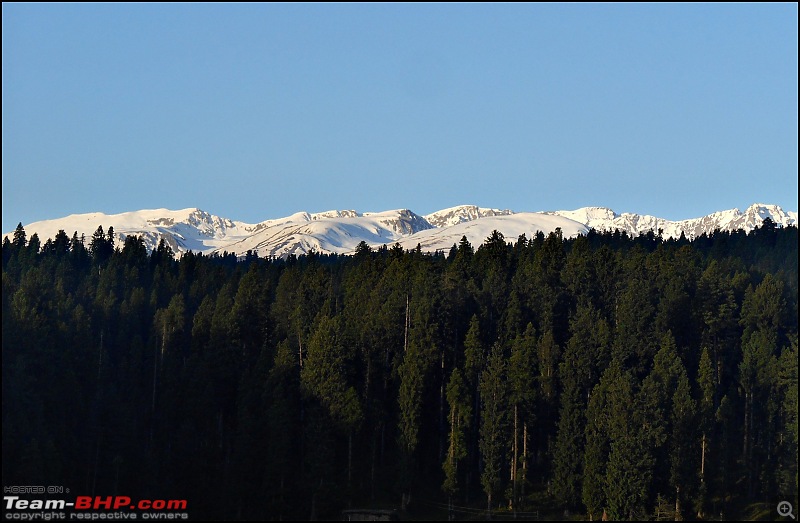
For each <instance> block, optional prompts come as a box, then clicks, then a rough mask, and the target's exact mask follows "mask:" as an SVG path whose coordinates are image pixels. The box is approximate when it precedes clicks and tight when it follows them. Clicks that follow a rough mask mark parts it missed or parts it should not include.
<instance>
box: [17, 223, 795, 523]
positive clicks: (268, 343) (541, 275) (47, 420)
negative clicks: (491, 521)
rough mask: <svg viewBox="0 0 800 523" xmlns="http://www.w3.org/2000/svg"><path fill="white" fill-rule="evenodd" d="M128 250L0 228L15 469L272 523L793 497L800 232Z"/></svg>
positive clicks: (78, 486)
mask: <svg viewBox="0 0 800 523" xmlns="http://www.w3.org/2000/svg"><path fill="white" fill-rule="evenodd" d="M115 240H117V237H116V236H115V234H114V232H113V230H111V229H109V230H108V231H104V230H103V229H102V228H98V230H97V231H96V232H95V234H94V235H92V237H91V238H88V239H87V238H82V237H79V236H78V235H77V233H74V234H72V236H71V237H70V236H69V234H68V233H67V232H65V231H59V233H58V234H57V235H56V236H55V237H54V238H41V239H40V238H38V237H37V236H36V235H31V236H30V237H28V235H27V234H26V233H25V230H24V228H23V227H22V225H20V226H19V227H18V228H17V230H16V231H15V233H14V235H13V238H5V239H4V242H3V295H2V300H3V304H2V306H3V341H2V343H3V420H2V421H3V477H4V481H5V483H6V484H9V485H44V484H47V485H64V486H66V487H69V488H71V489H74V491H76V492H87V493H88V492H94V493H95V494H96V495H100V496H106V495H114V494H118V493H124V494H125V495H131V496H136V497H140V498H162V497H164V498H176V499H179V498H182V497H185V498H187V499H188V500H189V512H190V514H191V516H192V517H193V518H198V519H199V518H211V519H256V520H258V519H306V518H309V517H318V518H326V519H335V518H337V517H338V516H339V515H340V514H339V513H340V511H341V510H342V509H343V508H346V507H347V506H370V505H372V504H375V505H376V506H377V505H383V506H397V505H398V504H399V503H400V502H401V501H402V502H404V503H405V504H406V505H408V507H407V508H408V509H409V510H416V507H420V506H424V503H428V502H433V503H437V502H444V501H445V500H446V498H448V499H450V500H451V501H452V502H453V503H455V502H456V497H455V496H457V497H458V502H459V504H461V503H465V504H471V505H472V506H473V508H474V507H476V506H478V503H480V505H479V506H481V507H486V506H489V508H491V509H493V510H494V509H496V508H497V506H498V502H502V503H503V505H507V506H508V507H509V508H511V509H513V510H515V511H517V510H531V508H530V507H532V506H533V503H534V500H540V499H541V497H542V496H549V498H550V501H549V502H550V503H554V505H555V506H557V507H558V510H559V515H560V514H561V510H562V509H567V508H568V509H570V510H571V511H577V512H579V513H582V514H583V513H586V512H588V514H589V515H590V516H591V517H592V518H593V519H599V518H601V517H602V516H603V515H604V514H605V515H606V516H608V517H610V518H612V519H615V518H652V517H655V518H660V519H663V518H667V517H668V518H672V519H674V518H675V517H683V518H691V517H693V516H695V515H697V516H699V517H701V518H703V517H705V518H707V517H709V516H711V515H712V510H713V511H714V512H713V515H716V513H717V511H723V512H724V513H725V514H726V515H727V514H728V512H727V511H728V510H729V508H731V507H736V506H740V505H742V504H744V503H746V502H749V501H762V500H764V499H773V498H776V499H777V498H781V499H783V498H786V499H793V498H794V497H796V495H797V468H798V467H797V440H798V436H797V229H796V228H793V227H789V228H786V229H780V228H777V227H774V226H771V225H770V224H766V226H765V227H762V228H760V229H758V230H757V231H756V232H754V233H753V234H750V235H746V234H744V233H741V232H734V233H721V232H719V233H714V234H712V235H704V236H702V237H700V238H698V239H696V240H693V241H691V242H690V241H688V240H686V239H685V238H683V239H680V240H670V241H664V240H662V239H661V238H660V237H659V236H657V235H656V234H650V235H644V236H643V237H640V238H636V239H632V238H628V237H627V236H626V235H624V234H622V233H604V234H600V233H597V232H592V233H590V234H588V235H587V236H585V237H579V238H575V239H566V240H565V239H564V238H563V237H562V236H561V234H560V231H556V232H553V233H551V234H549V235H547V236H545V235H544V234H542V233H536V234H534V235H532V237H531V238H530V239H528V238H527V237H525V236H522V237H520V238H519V239H518V240H517V242H516V243H515V244H509V243H507V242H506V239H505V238H503V237H502V235H501V234H499V233H496V234H493V235H492V236H491V237H490V238H489V239H487V240H486V242H484V243H482V244H481V245H480V246H479V247H477V248H476V249H473V247H472V246H471V245H470V244H469V242H467V240H466V238H463V239H462V240H461V242H459V244H458V245H457V246H454V248H453V249H452V250H451V251H450V253H449V255H448V256H447V257H445V256H444V255H441V254H437V255H429V254H425V253H423V252H422V251H421V249H417V250H414V251H411V252H404V251H403V249H402V248H400V247H399V246H394V247H392V248H380V249H373V248H370V247H369V246H367V245H366V244H364V245H360V246H359V248H358V249H357V252H356V254H355V256H352V257H342V256H334V255H331V256H328V255H320V254H316V253H311V254H309V255H306V256H300V257H295V256H291V257H289V258H288V259H286V260H275V259H262V258H258V257H257V256H255V255H254V254H253V253H250V254H248V255H246V256H244V257H243V258H242V259H241V260H238V261H237V259H236V257H235V256H234V255H232V254H230V253H223V254H221V255H212V256H204V255H199V254H193V253H187V254H184V255H183V256H181V257H180V258H179V259H176V257H175V255H174V253H173V252H172V249H171V248H170V246H169V245H168V244H167V243H166V242H165V241H161V242H160V243H159V245H158V247H157V248H156V249H155V250H153V251H152V252H151V253H149V254H148V252H147V250H146V248H145V244H144V242H143V240H142V239H141V238H138V237H136V236H125V237H124V238H123V239H122V240H120V241H121V244H120V245H119V246H117V245H116V241H115ZM440 487H441V488H440ZM531 494H535V496H531ZM504 495H505V496H506V497H505V498H503V496H504ZM461 500H463V501H461ZM484 501H488V504H484ZM506 501H507V502H508V503H506ZM731 501H733V503H732V504H731ZM526 504H527V506H526ZM537 509H538V507H537Z"/></svg>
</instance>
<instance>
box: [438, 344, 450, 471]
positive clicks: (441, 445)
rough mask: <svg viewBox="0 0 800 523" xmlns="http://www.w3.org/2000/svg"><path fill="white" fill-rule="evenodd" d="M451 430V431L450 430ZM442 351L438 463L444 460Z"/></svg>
mask: <svg viewBox="0 0 800 523" xmlns="http://www.w3.org/2000/svg"><path fill="white" fill-rule="evenodd" d="M451 430H452V429H451ZM444 440H445V435H444V349H442V384H441V386H440V387H439V462H440V463H441V461H442V458H444Z"/></svg>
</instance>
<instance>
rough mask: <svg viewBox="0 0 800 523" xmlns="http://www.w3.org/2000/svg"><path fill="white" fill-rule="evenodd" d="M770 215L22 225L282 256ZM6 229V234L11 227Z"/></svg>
mask: <svg viewBox="0 0 800 523" xmlns="http://www.w3.org/2000/svg"><path fill="white" fill-rule="evenodd" d="M767 217H769V218H771V219H772V220H773V221H774V222H775V223H776V224H778V225H779V226H781V227H786V226H789V225H793V226H797V212H792V211H790V212H786V211H784V210H783V209H781V208H780V207H779V206H777V205H767V204H753V205H751V206H750V207H748V208H747V209H746V210H745V211H744V212H742V211H739V210H738V209H731V210H727V211H720V212H716V213H713V214H709V215H708V216H703V217H700V218H693V219H689V220H681V221H670V220H665V219H662V218H657V217H654V216H649V215H639V214H631V213H622V214H617V213H615V212H614V211H612V210H611V209H608V208H605V207H583V208H581V209H576V210H574V211H547V212H538V213H532V212H530V213H529V212H526V213H514V212H512V211H509V210H499V209H487V208H482V207H477V206H474V205H462V206H459V207H452V208H449V209H444V210H441V211H438V212H435V213H432V214H429V215H427V216H425V217H422V216H419V215H417V214H415V213H413V212H412V211H410V210H408V209H399V210H394V211H384V212H371V213H370V212H367V213H363V214H360V213H358V212H356V211H354V210H344V211H338V210H332V211H326V212H320V213H308V212H298V213H295V214H293V215H291V216H287V217H284V218H277V219H271V220H265V221H263V222H260V223H256V224H249V223H244V222H239V221H234V220H230V219H227V218H221V217H219V216H215V215H213V214H210V213H207V212H205V211H202V210H200V209H194V208H190V209H182V210H178V211H171V210H168V209H153V210H143V211H134V212H126V213H121V214H103V213H89V214H73V215H71V216H67V217H65V218H60V219H56V220H46V221H40V222H35V223H31V224H27V225H25V231H26V233H27V235H28V237H30V236H32V235H33V233H36V234H38V235H39V238H40V240H41V242H42V243H44V242H45V241H46V240H47V239H49V238H53V237H55V235H56V234H57V233H58V231H59V230H62V229H63V230H64V231H65V232H66V233H67V235H68V236H72V234H73V232H77V233H78V235H79V236H80V235H81V234H83V235H85V236H86V241H87V244H88V242H89V241H90V239H91V236H92V234H93V233H94V232H95V231H96V230H97V228H98V226H102V227H103V229H104V231H108V228H109V227H114V232H115V236H116V241H117V244H118V245H121V244H122V243H123V242H124V240H125V238H126V237H127V236H129V235H139V236H142V237H143V239H144V241H145V245H146V246H147V248H148V249H149V250H152V249H154V248H156V246H157V245H158V242H159V241H161V240H162V239H163V240H164V241H165V242H166V243H167V244H168V245H169V246H170V247H171V248H172V250H173V251H174V252H175V253H176V254H178V255H180V254H182V253H184V252H187V251H190V250H191V251H194V252H202V253H205V254H210V253H214V252H223V251H227V252H233V253H235V254H237V255H240V256H241V255H244V254H245V253H246V252H247V251H248V250H251V251H255V252H257V253H258V255H259V256H276V257H285V256H288V255H290V254H296V255H300V254H304V253H307V252H309V251H310V250H312V249H313V250H315V251H317V252H321V253H337V254H350V253H353V252H354V251H355V249H356V247H357V246H358V244H359V243H360V242H361V241H365V242H366V243H367V244H368V245H370V246H371V247H379V246H381V245H387V244H389V245H392V244H395V243H399V244H400V245H401V246H402V247H403V248H405V249H414V248H416V246H417V245H418V244H419V245H420V246H421V248H422V249H423V250H424V251H427V252H432V251H437V250H443V251H447V250H449V249H450V247H452V246H453V244H457V243H458V242H459V241H460V239H461V237H462V236H466V237H467V239H468V240H469V242H470V243H471V244H472V245H473V246H475V247H478V246H479V245H481V244H482V243H483V242H484V241H485V240H486V238H487V237H489V236H490V235H491V233H492V231H494V230H495V229H496V230H498V231H500V232H501V233H503V235H504V236H505V238H506V240H507V241H510V242H511V241H516V240H517V238H518V237H519V235H520V234H525V235H527V236H528V237H529V238H530V237H532V236H533V235H534V234H535V233H536V232H537V231H542V232H543V233H544V234H548V233H550V232H551V231H554V230H555V229H556V228H557V227H560V228H561V230H562V234H563V235H564V237H571V236H575V235H576V234H585V233H586V232H587V231H588V230H589V229H592V228H594V229H596V230H599V231H613V230H615V229H619V230H621V231H625V232H626V233H628V235H630V236H637V235H639V234H643V233H646V232H648V231H650V230H652V231H654V232H656V233H657V232H658V231H659V229H661V230H662V231H663V232H662V233H663V235H664V237H667V238H669V237H679V236H680V234H681V232H683V233H684V234H685V235H686V237H687V238H696V237H697V236H699V235H701V234H703V233H704V232H705V233H711V232H713V231H714V230H717V229H719V230H723V231H733V230H737V229H743V230H745V231H751V230H753V229H754V228H755V227H757V226H759V225H761V223H762V222H763V220H764V219H765V218H767ZM6 236H9V237H12V236H13V232H11V233H7V234H6Z"/></svg>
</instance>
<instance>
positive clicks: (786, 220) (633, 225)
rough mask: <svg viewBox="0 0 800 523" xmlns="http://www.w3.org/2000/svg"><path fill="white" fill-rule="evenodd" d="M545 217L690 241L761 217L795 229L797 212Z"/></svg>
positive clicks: (584, 211) (596, 210) (754, 208)
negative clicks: (683, 217)
mask: <svg viewBox="0 0 800 523" xmlns="http://www.w3.org/2000/svg"><path fill="white" fill-rule="evenodd" d="M546 214H552V215H556V216H564V217H566V218H570V219H572V220H575V221H579V222H581V223H584V224H586V226H587V227H589V228H593V229H596V230H598V231H614V230H617V229H619V230H620V231H625V232H626V233H628V235H629V236H638V235H640V234H645V233H647V232H648V231H651V230H652V231H653V232H655V233H656V234H657V233H658V231H659V229H661V230H662V234H663V236H664V237H665V238H678V237H680V235H681V232H683V234H684V235H685V236H686V237H687V238H689V239H694V238H697V237H698V236H700V235H701V234H703V233H706V234H710V233H712V232H714V231H715V230H717V229H719V230H721V231H736V230H739V229H742V230H744V231H747V232H750V231H752V230H753V229H755V228H756V227H759V226H761V223H762V222H763V221H764V218H767V217H769V218H771V219H772V221H774V222H775V223H777V224H778V225H780V226H782V227H786V226H789V225H793V226H797V212H785V211H784V210H783V209H781V207H780V206H778V205H766V204H760V203H755V204H753V205H751V206H750V207H748V208H747V209H746V210H745V211H744V212H741V211H740V210H739V209H730V210H727V211H720V212H715V213H712V214H709V215H708V216H702V217H700V218H692V219H689V220H680V221H671V220H665V219H663V218H656V217H655V216H649V215H641V214H631V213H622V214H616V213H615V212H614V211H612V210H611V209H607V208H604V207H583V208H581V209H577V210H574V211H554V212H546Z"/></svg>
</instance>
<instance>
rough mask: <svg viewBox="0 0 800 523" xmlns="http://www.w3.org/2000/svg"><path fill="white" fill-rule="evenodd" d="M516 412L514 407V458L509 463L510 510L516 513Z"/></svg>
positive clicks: (517, 450)
mask: <svg viewBox="0 0 800 523" xmlns="http://www.w3.org/2000/svg"><path fill="white" fill-rule="evenodd" d="M518 411H519V408H518V407H517V405H514V443H513V448H514V457H513V461H512V462H511V509H512V510H514V512H515V513H516V511H517V462H518V460H519V444H518V443H519V441H518V439H519V438H518V433H519V429H518V419H519V417H518Z"/></svg>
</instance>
